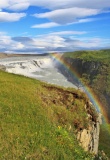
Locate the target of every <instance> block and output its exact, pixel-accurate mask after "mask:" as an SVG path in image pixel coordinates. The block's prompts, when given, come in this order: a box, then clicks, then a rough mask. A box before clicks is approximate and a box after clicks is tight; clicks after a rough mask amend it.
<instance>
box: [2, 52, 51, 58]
mask: <svg viewBox="0 0 110 160" xmlns="http://www.w3.org/2000/svg"><path fill="white" fill-rule="evenodd" d="M47 55H49V54H48V53H42V54H11V53H9V54H8V53H0V58H7V57H22V56H23V57H24V56H47Z"/></svg>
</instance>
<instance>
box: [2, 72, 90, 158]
mask: <svg viewBox="0 0 110 160" xmlns="http://www.w3.org/2000/svg"><path fill="white" fill-rule="evenodd" d="M87 100H88V99H87V97H86V96H85V95H84V94H83V93H81V92H78V91H76V90H71V89H68V90H65V89H63V88H58V87H54V86H51V85H47V84H45V83H41V82H40V81H37V80H34V79H30V78H26V77H23V76H19V75H14V74H9V73H5V72H3V71H0V160H24V159H27V160H82V159H85V160H92V156H91V155H90V154H88V153H86V152H84V150H83V149H82V148H81V147H80V146H79V144H78V142H77V140H76V137H75V135H76V130H78V129H80V128H87V127H88V120H87V112H86V111H85V108H84V104H85V103H86V102H87ZM91 112H92V111H91Z"/></svg>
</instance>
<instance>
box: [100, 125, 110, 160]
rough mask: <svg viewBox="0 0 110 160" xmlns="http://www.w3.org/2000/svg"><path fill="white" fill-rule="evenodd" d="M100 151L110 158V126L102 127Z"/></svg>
mask: <svg viewBox="0 0 110 160" xmlns="http://www.w3.org/2000/svg"><path fill="white" fill-rule="evenodd" d="M99 150H100V151H104V152H105V153H106V155H107V156H108V157H109V158H110V125H107V124H106V125H102V126H101V131H100V141H99Z"/></svg>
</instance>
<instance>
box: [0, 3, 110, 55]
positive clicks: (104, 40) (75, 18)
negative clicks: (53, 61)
mask: <svg viewBox="0 0 110 160" xmlns="http://www.w3.org/2000/svg"><path fill="white" fill-rule="evenodd" d="M105 48H110V0H92V1H89V0H18V1H17V0H16V1H15V0H0V52H4V53H22V54H41V53H48V52H66V51H76V50H95V49H105Z"/></svg>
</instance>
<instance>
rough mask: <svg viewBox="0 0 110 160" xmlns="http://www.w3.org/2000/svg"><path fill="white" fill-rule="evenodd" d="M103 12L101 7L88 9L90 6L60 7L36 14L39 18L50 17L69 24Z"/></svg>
mask: <svg viewBox="0 0 110 160" xmlns="http://www.w3.org/2000/svg"><path fill="white" fill-rule="evenodd" d="M99 13H101V10H99V9H88V8H77V7H74V8H66V9H59V10H54V11H50V12H45V13H40V14H34V16H35V17H37V18H48V19H50V20H51V21H54V22H55V23H58V24H68V23H73V22H77V21H78V20H79V18H83V17H87V16H93V15H97V14H99Z"/></svg>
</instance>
